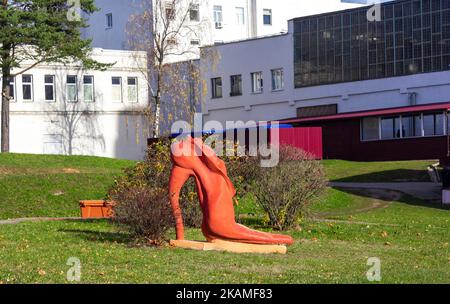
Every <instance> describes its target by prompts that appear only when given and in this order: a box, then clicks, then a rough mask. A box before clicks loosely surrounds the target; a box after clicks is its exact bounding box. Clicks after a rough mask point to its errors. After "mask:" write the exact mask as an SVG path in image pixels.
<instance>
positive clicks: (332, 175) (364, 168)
mask: <svg viewBox="0 0 450 304" xmlns="http://www.w3.org/2000/svg"><path fill="white" fill-rule="evenodd" d="M436 162H438V161H436V160H423V161H396V162H350V161H344V160H324V161H323V164H324V166H325V168H326V170H327V175H328V178H329V179H330V180H331V181H339V182H361V183H362V182H429V181H430V178H429V176H428V174H427V171H426V169H427V166H429V165H431V164H433V163H436Z"/></svg>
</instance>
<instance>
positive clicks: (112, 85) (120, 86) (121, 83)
mask: <svg viewBox="0 0 450 304" xmlns="http://www.w3.org/2000/svg"><path fill="white" fill-rule="evenodd" d="M114 79H119V80H120V83H119V84H114V83H113V80H114ZM117 87H118V88H119V92H120V100H114V98H113V96H114V94H113V92H114V88H117ZM111 88H112V90H111V101H112V102H113V103H123V80H122V76H111Z"/></svg>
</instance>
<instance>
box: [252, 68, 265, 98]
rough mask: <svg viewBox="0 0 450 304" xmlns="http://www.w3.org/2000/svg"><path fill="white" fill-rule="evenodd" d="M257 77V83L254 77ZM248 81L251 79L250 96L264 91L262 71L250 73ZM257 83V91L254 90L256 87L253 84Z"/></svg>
mask: <svg viewBox="0 0 450 304" xmlns="http://www.w3.org/2000/svg"><path fill="white" fill-rule="evenodd" d="M256 75H259V76H260V77H259V81H258V79H255V76H256ZM250 79H251V83H252V94H261V93H263V91H264V80H263V72H262V71H258V72H252V73H250ZM257 82H259V90H256V86H255V84H256V83H257Z"/></svg>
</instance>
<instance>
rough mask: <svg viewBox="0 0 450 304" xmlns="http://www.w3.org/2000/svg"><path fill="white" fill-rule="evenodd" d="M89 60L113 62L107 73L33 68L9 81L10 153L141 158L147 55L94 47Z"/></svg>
mask: <svg viewBox="0 0 450 304" xmlns="http://www.w3.org/2000/svg"><path fill="white" fill-rule="evenodd" d="M92 58H93V59H95V60H97V61H99V62H103V63H115V64H114V65H113V66H112V67H111V68H109V69H108V70H107V71H90V70H84V69H82V68H81V67H80V66H77V65H76V64H73V65H67V66H65V65H61V64H45V65H38V66H36V67H34V68H32V69H30V70H28V71H27V72H26V73H25V74H22V75H18V76H16V77H14V78H13V79H12V83H11V85H10V95H11V96H12V100H11V106H10V151H11V152H14V153H35V154H66V155H72V154H73V155H95V156H105V157H114V158H126V159H142V158H143V156H144V155H145V149H146V145H147V138H148V136H149V135H148V129H149V128H148V119H147V117H146V116H145V114H144V112H143V111H144V109H146V108H148V89H147V80H146V78H145V77H144V74H143V73H142V72H141V67H142V66H145V65H146V60H147V59H146V54H145V53H137V52H129V51H113V50H102V49H94V50H93V53H92ZM23 67H27V64H26V63H24V65H23ZM13 72H15V71H13Z"/></svg>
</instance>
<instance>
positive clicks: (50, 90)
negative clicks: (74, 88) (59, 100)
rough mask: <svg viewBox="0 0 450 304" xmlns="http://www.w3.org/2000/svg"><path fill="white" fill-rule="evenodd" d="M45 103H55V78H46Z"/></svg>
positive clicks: (46, 76)
mask: <svg viewBox="0 0 450 304" xmlns="http://www.w3.org/2000/svg"><path fill="white" fill-rule="evenodd" d="M44 90H45V101H55V76H53V75H45V76H44Z"/></svg>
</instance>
